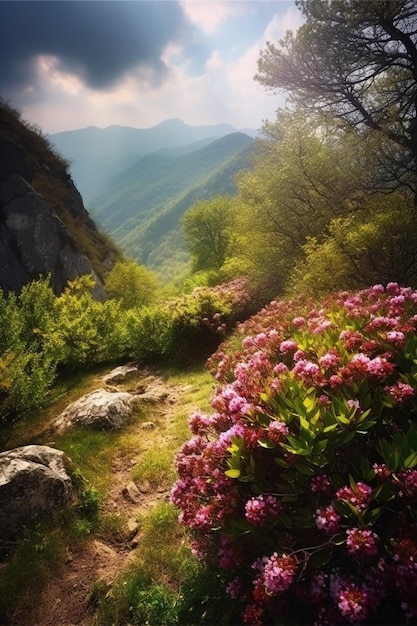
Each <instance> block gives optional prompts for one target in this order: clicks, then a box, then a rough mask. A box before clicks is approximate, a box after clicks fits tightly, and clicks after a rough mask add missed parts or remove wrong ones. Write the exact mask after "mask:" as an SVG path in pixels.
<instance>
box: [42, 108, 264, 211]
mask: <svg viewBox="0 0 417 626" xmlns="http://www.w3.org/2000/svg"><path fill="white" fill-rule="evenodd" d="M237 130H240V132H243V133H245V134H247V135H249V136H250V137H255V136H256V135H257V134H258V131H257V130H255V129H236V128H233V126H230V125H229V124H213V125H207V126H190V125H189V124H186V123H184V122H183V121H182V120H179V119H169V120H165V121H164V122H161V123H160V124H158V125H156V126H152V127H151V128H131V127H127V126H110V127H108V128H97V127H95V126H90V127H88V128H82V129H79V130H71V131H64V132H61V133H55V134H53V135H51V142H52V143H53V145H54V146H55V147H56V149H57V150H58V151H59V152H60V153H61V154H63V155H65V157H66V158H67V159H68V160H69V162H70V163H71V174H72V176H73V178H74V180H75V181H76V184H77V186H78V188H79V189H80V191H81V194H82V196H83V198H84V201H85V202H86V203H87V204H89V202H90V199H91V198H92V197H94V196H96V195H98V194H99V193H101V192H102V191H104V187H105V186H106V184H107V182H108V180H109V178H110V179H112V178H115V179H116V178H117V176H118V175H119V174H121V173H122V172H123V170H126V169H128V167H130V166H132V165H134V164H135V162H136V161H138V159H139V158H141V157H143V156H146V155H147V154H154V153H159V152H161V151H165V150H171V149H172V150H174V151H176V150H178V149H180V148H181V149H183V150H185V151H188V149H189V148H190V149H191V150H194V149H196V147H197V144H198V143H199V142H210V141H213V140H215V139H219V138H220V137H223V136H225V135H229V134H230V133H233V132H236V131H237ZM192 144H196V146H195V147H193V145H192ZM201 145H202V144H201ZM178 154H180V152H178Z"/></svg>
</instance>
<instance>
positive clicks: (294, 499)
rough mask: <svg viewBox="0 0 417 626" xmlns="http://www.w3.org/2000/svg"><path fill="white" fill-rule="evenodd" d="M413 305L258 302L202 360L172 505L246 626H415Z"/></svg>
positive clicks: (401, 292) (404, 294)
mask: <svg viewBox="0 0 417 626" xmlns="http://www.w3.org/2000/svg"><path fill="white" fill-rule="evenodd" d="M416 326H417V292H416V291H414V290H412V289H410V288H404V287H400V286H399V285H397V284H395V283H390V284H388V285H387V286H386V287H383V286H382V285H375V286H374V287H371V288H369V289H366V290H362V291H360V292H356V293H348V292H339V293H337V294H334V295H333V296H331V297H328V298H327V299H326V301H325V302H322V303H321V306H320V307H317V306H315V304H314V303H313V302H312V301H311V300H308V299H306V298H301V297H300V298H299V299H298V300H293V301H286V302H284V301H281V302H275V301H274V302H271V303H270V304H269V305H268V306H266V307H265V308H264V309H263V310H262V311H261V312H259V313H258V314H256V315H255V316H253V317H252V318H250V319H249V320H247V321H246V322H244V323H243V324H241V325H240V326H239V327H238V330H237V332H236V333H235V335H234V336H233V337H232V338H231V339H230V340H229V341H228V342H226V343H224V344H223V345H222V346H220V348H219V350H218V351H217V352H216V353H215V354H214V355H213V356H212V357H211V358H210V360H209V362H208V366H209V367H210V368H211V370H212V372H213V375H214V376H215V378H216V380H217V381H218V388H217V390H216V392H215V395H214V397H213V399H212V408H213V413H212V414H211V415H202V414H200V413H195V414H194V415H193V416H192V417H191V418H190V428H191V431H192V434H193V437H192V438H191V439H190V441H189V442H187V443H186V444H185V445H184V447H183V449H182V450H181V452H180V453H179V454H178V456H177V470H178V474H179V478H178V481H177V482H176V484H175V485H174V487H173V489H172V494H171V499H172V501H173V503H174V504H175V505H176V506H177V507H178V508H179V509H180V520H181V521H182V523H184V524H185V525H186V526H188V527H189V528H190V529H191V530H192V533H193V535H194V542H193V549H194V551H195V553H196V554H197V555H198V556H199V558H203V559H205V560H207V561H209V562H211V563H212V564H213V565H214V566H215V567H219V568H220V569H221V570H222V572H223V574H222V575H223V576H224V577H225V578H226V589H225V591H226V593H227V595H228V597H229V598H231V601H233V602H235V603H239V604H240V605H241V610H242V620H243V622H244V623H245V624H248V625H252V626H261V625H262V624H264V623H285V624H302V623H311V624H313V623H316V624H329V625H330V624H335V625H336V624H346V623H350V624H367V623H369V624H376V623H382V622H383V623H386V624H401V623H404V624H405V623H410V622H416V621H417V427H416V425H415V416H416V412H417V398H416V390H417V360H416V354H417V333H416Z"/></svg>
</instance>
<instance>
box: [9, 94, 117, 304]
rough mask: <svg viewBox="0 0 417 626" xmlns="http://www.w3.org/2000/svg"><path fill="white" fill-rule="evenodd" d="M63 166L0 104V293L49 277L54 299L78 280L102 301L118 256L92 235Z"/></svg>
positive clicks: (38, 136)
mask: <svg viewBox="0 0 417 626" xmlns="http://www.w3.org/2000/svg"><path fill="white" fill-rule="evenodd" d="M68 166H69V164H68V163H67V162H66V161H65V160H64V159H63V158H62V157H60V156H59V155H58V154H56V153H55V152H54V150H53V149H52V147H51V144H50V143H49V141H48V140H47V139H46V138H45V137H44V136H43V135H42V133H41V132H40V131H39V130H38V129H36V128H32V127H30V126H29V125H28V124H27V123H25V122H23V121H22V120H21V119H20V115H19V113H18V112H17V111H15V110H14V109H13V108H12V107H10V106H9V105H8V104H5V103H3V102H0V288H2V289H3V290H4V291H6V292H8V291H16V292H19V291H20V290H21V288H22V287H23V285H25V284H26V283H27V282H29V281H31V280H33V279H37V278H39V277H40V276H48V275H50V277H51V285H52V287H53V289H54V291H55V293H57V294H59V293H61V291H62V290H63V289H64V287H65V285H66V283H67V282H68V280H73V279H74V278H76V277H77V276H80V275H83V274H93V275H94V277H95V279H96V289H95V295H96V297H98V298H102V297H104V295H105V294H104V290H103V286H102V281H103V278H104V276H105V274H106V272H107V271H109V270H110V269H111V268H112V266H113V265H114V262H115V260H116V259H117V258H118V256H119V253H118V251H117V250H116V248H115V246H114V245H113V244H112V242H111V241H110V240H108V238H107V237H106V236H105V235H103V234H102V233H101V232H99V231H98V229H97V227H96V225H95V223H94V221H93V220H92V219H91V217H90V216H89V214H88V212H87V211H86V209H85V207H84V204H83V201H82V198H81V196H80V194H79V192H78V191H77V189H76V187H75V186H74V184H73V182H72V180H71V177H70V176H69V174H68V171H67V170H68Z"/></svg>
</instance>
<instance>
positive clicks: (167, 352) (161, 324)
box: [126, 280, 250, 361]
mask: <svg viewBox="0 0 417 626" xmlns="http://www.w3.org/2000/svg"><path fill="white" fill-rule="evenodd" d="M249 301H250V298H249V294H248V292H247V290H246V283H245V281H242V280H235V281H232V282H230V283H226V284H223V285H218V286H216V287H196V288H195V289H193V291H192V292H191V293H189V294H185V295H183V296H181V297H179V298H176V299H171V300H168V301H167V302H165V303H164V304H162V305H159V306H157V305H154V306H152V307H143V308H142V309H140V310H136V311H135V310H129V311H128V312H127V318H126V327H127V335H128V339H127V342H128V344H129V346H130V347H131V352H132V356H133V357H136V358H140V359H144V360H147V361H149V360H153V359H158V358H161V357H174V358H177V359H183V358H190V357H195V356H196V355H199V356H201V355H208V354H210V353H211V352H212V351H213V350H215V349H216V347H217V346H218V345H219V343H220V342H221V341H222V339H223V338H224V335H225V333H226V331H227V330H228V329H230V328H232V327H233V325H235V324H236V321H237V320H238V319H242V318H243V317H245V316H246V311H247V308H248V306H249Z"/></svg>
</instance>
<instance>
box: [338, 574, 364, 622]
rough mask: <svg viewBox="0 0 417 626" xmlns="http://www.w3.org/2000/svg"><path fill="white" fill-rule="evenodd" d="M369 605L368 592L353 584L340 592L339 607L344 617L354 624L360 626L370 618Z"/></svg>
mask: <svg viewBox="0 0 417 626" xmlns="http://www.w3.org/2000/svg"><path fill="white" fill-rule="evenodd" d="M367 603H368V594H367V592H366V591H364V590H362V589H360V588H359V587H357V586H356V585H354V584H353V583H351V584H349V585H348V586H347V587H346V588H345V589H342V591H341V592H340V594H339V598H338V603H337V606H338V607H339V610H340V612H341V614H342V615H343V617H345V618H346V619H348V620H349V621H350V622H351V623H352V624H360V623H361V622H363V621H364V620H365V619H366V618H367V616H368V611H367Z"/></svg>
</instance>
